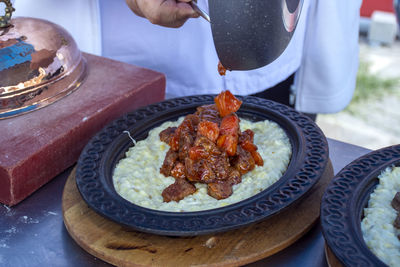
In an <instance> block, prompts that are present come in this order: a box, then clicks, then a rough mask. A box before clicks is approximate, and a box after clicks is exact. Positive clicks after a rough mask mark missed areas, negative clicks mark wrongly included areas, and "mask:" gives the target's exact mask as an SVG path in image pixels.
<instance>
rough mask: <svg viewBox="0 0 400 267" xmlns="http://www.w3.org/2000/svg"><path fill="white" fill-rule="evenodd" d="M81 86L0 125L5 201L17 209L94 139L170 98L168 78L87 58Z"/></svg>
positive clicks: (0, 185) (0, 182)
mask: <svg viewBox="0 0 400 267" xmlns="http://www.w3.org/2000/svg"><path fill="white" fill-rule="evenodd" d="M84 56H85V58H86V59H87V63H88V68H89V74H88V76H87V78H86V80H85V81H84V83H83V84H82V85H81V87H80V88H79V89H78V90H76V91H75V92H73V93H71V94H70V95H68V96H66V97H64V98H63V99H61V100H59V101H57V102H55V103H53V104H51V105H49V106H47V107H44V108H42V109H39V110H36V111H34V112H30V113H27V114H25V115H22V116H18V117H15V118H9V119H5V120H0V202H1V203H4V204H7V205H10V206H12V205H15V204H17V203H18V202H20V201H22V200H23V199H24V198H26V197H27V196H29V195H30V194H32V193H33V192H34V191H35V190H37V189H38V188H39V187H41V186H42V185H44V184H45V183H46V182H48V181H49V180H51V179H52V178H54V177H55V176H57V175H58V174H59V173H61V172H62V171H63V170H65V169H66V168H68V167H69V166H72V165H73V164H74V163H75V162H76V161H77V159H78V157H79V155H80V153H81V151H82V149H83V147H84V146H85V145H86V144H87V142H88V141H89V139H90V138H91V137H92V136H93V135H94V134H95V133H96V132H98V131H99V130H100V129H101V128H103V127H104V126H105V125H106V124H107V123H109V122H111V121H112V120H114V119H116V118H118V117H119V116H121V115H122V114H124V113H126V112H128V111H132V110H135V109H137V108H138V107H141V106H145V105H148V104H151V103H154V102H159V101H162V100H163V99H164V97H165V76H164V75H163V74H161V73H158V72H154V71H152V70H148V69H144V68H140V67H137V66H133V65H129V64H125V63H122V62H118V61H114V60H110V59H106V58H103V57H98V56H94V55H89V54H84Z"/></svg>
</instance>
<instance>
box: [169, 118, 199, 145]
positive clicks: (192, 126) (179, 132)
mask: <svg viewBox="0 0 400 267" xmlns="http://www.w3.org/2000/svg"><path fill="white" fill-rule="evenodd" d="M199 122H200V119H199V117H198V116H197V115H194V114H190V115H187V116H186V117H185V119H184V120H183V122H182V123H181V124H180V125H179V127H178V128H177V129H176V130H175V133H174V134H173V136H172V137H171V138H170V142H169V145H170V147H171V148H172V150H174V151H178V150H179V148H180V145H182V144H180V143H181V141H182V138H184V137H186V136H195V133H196V131H197V125H198V123H199Z"/></svg>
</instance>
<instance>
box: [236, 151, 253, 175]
mask: <svg viewBox="0 0 400 267" xmlns="http://www.w3.org/2000/svg"><path fill="white" fill-rule="evenodd" d="M232 163H233V166H234V167H235V168H236V169H237V170H238V171H239V172H240V174H241V175H243V174H246V173H248V172H249V171H251V170H253V169H254V167H255V161H254V159H253V157H252V156H251V154H250V152H248V151H246V150H244V149H243V148H241V147H240V146H239V147H238V154H237V156H236V157H235V158H234V159H233V161H232Z"/></svg>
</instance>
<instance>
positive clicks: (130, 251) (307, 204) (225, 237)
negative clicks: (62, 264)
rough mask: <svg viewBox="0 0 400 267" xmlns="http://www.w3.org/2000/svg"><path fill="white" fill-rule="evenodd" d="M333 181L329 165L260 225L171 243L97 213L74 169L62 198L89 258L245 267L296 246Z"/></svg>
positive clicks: (71, 230)
mask: <svg viewBox="0 0 400 267" xmlns="http://www.w3.org/2000/svg"><path fill="white" fill-rule="evenodd" d="M332 177H333V169H332V164H331V162H330V161H329V162H328V165H327V167H326V169H325V172H324V174H323V176H322V177H321V179H320V181H319V182H318V183H317V184H316V185H315V186H314V187H313V188H312V189H311V190H310V192H309V194H307V195H306V196H305V197H304V198H303V199H302V201H300V202H298V203H294V204H293V205H292V206H290V207H289V208H288V209H286V210H285V211H283V212H281V213H279V214H277V215H275V216H274V217H272V218H270V219H268V220H264V221H262V222H259V223H255V224H251V225H249V226H246V227H242V228H240V229H237V230H232V231H228V232H224V233H218V234H212V235H201V236H195V237H168V236H159V235H153V234H147V233H141V232H137V231H133V230H131V229H128V228H126V227H124V226H121V225H119V224H117V223H115V222H112V221H110V220H108V219H106V218H104V217H102V216H101V215H99V214H97V213H96V212H94V211H93V210H92V209H90V208H89V207H88V205H87V204H86V202H84V200H83V199H82V197H81V196H80V193H79V191H78V189H77V187H76V183H75V169H74V170H73V171H72V173H71V175H70V176H69V178H68V180H67V182H66V184H65V188H64V193H63V198H62V209H63V217H64V223H65V226H66V228H67V230H68V232H69V234H70V235H71V236H72V238H73V239H74V240H75V241H76V242H77V243H78V244H79V245H80V246H81V247H82V248H83V249H84V250H86V251H87V252H88V253H90V254H92V255H93V256H95V257H98V258H100V259H102V260H104V261H106V262H108V263H111V264H113V265H117V266H171V267H176V266H240V265H243V264H247V263H251V262H254V261H257V260H260V259H263V258H265V257H268V256H270V255H273V254H275V253H277V252H279V251H281V250H282V249H284V248H286V247H288V246H289V245H291V244H293V243H294V242H295V241H296V240H298V239H299V238H300V237H301V236H303V235H304V234H305V233H306V232H307V231H308V230H310V229H311V227H312V226H313V225H314V223H315V222H316V221H317V219H318V218H319V211H320V200H321V197H322V194H323V192H324V190H325V188H326V186H327V185H328V183H329V181H330V180H331V178H332Z"/></svg>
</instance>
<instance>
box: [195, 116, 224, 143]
mask: <svg viewBox="0 0 400 267" xmlns="http://www.w3.org/2000/svg"><path fill="white" fill-rule="evenodd" d="M197 134H199V135H202V136H205V137H207V138H208V139H210V140H211V141H213V142H215V141H216V140H217V138H218V135H219V127H218V124H216V123H215V122H211V121H206V120H204V121H201V122H200V123H199V126H198V131H197Z"/></svg>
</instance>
